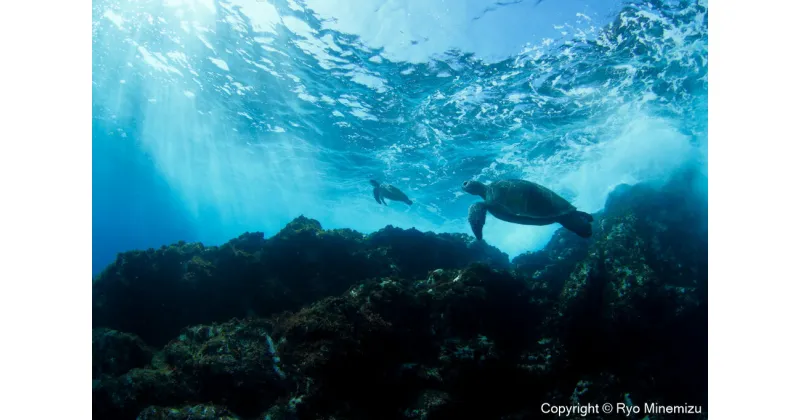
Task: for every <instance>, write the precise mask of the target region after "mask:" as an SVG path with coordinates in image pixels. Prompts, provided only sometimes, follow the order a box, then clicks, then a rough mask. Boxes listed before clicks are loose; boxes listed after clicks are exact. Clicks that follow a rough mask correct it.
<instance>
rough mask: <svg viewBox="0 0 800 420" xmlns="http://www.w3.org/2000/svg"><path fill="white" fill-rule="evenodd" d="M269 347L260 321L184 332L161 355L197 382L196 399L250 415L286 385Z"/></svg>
mask: <svg viewBox="0 0 800 420" xmlns="http://www.w3.org/2000/svg"><path fill="white" fill-rule="evenodd" d="M274 346H275V345H274V344H273V342H272V338H271V337H270V335H269V333H268V325H267V324H266V323H265V322H264V321H261V320H247V321H245V320H238V319H234V320H232V321H230V322H226V323H223V324H214V325H200V326H195V327H190V328H186V329H184V330H183V331H182V332H181V334H180V335H179V336H178V338H177V339H175V340H172V341H171V342H170V343H169V344H167V346H166V347H165V348H164V350H163V357H164V363H166V364H167V365H168V366H170V368H174V369H175V370H176V371H177V372H180V373H181V374H182V375H183V376H184V377H185V378H186V380H187V381H188V382H189V383H192V384H197V392H196V395H197V396H198V398H199V399H200V400H201V401H214V402H215V403H218V404H222V405H224V406H227V407H235V408H236V412H237V413H239V414H241V415H243V416H254V415H257V414H259V413H260V412H262V411H264V410H266V409H268V408H269V407H270V406H271V404H272V402H273V401H275V400H276V399H278V398H279V397H281V396H283V395H284V394H286V390H287V384H288V382H287V379H286V374H285V373H284V372H283V368H282V365H283V364H282V362H281V361H280V358H279V357H278V356H277V354H276V352H275V348H274ZM292 389H293V387H292Z"/></svg>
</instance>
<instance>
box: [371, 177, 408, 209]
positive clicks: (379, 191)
mask: <svg viewBox="0 0 800 420" xmlns="http://www.w3.org/2000/svg"><path fill="white" fill-rule="evenodd" d="M369 183H370V184H372V186H373V187H374V188H373V189H372V195H373V196H374V197H375V201H377V202H378V204H384V205H388V204H386V199H389V200H394V201H402V202H404V203H406V204H408V205H409V206H410V205H411V204H413V202H412V201H411V200H409V198H408V196H406V195H405V193H403V192H402V191H400V189H399V188H397V187H395V186H394V185H390V184H385V183H384V184H381V183H380V182H378V181H376V180H374V179H371V180H369Z"/></svg>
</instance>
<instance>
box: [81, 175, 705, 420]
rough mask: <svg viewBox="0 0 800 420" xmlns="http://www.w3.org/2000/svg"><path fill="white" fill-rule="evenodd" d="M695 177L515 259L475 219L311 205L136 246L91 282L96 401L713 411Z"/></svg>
mask: <svg viewBox="0 0 800 420" xmlns="http://www.w3.org/2000/svg"><path fill="white" fill-rule="evenodd" d="M690 182H691V180H690V179H687V178H685V177H682V178H678V179H676V180H675V181H673V182H672V183H671V184H668V185H667V186H665V187H659V188H655V187H651V186H644V185H639V186H634V187H629V186H622V187H619V188H617V189H616V190H615V191H614V192H613V193H612V194H611V196H610V197H609V199H608V202H607V204H606V208H605V210H604V211H603V212H602V213H600V214H595V222H594V231H595V234H594V236H593V238H592V239H591V240H588V241H587V240H584V239H581V238H579V237H578V236H576V235H574V234H573V233H571V232H568V231H566V230H563V229H561V230H559V231H558V232H557V233H556V234H555V236H554V237H553V239H552V240H551V241H550V243H549V244H548V245H547V247H546V248H544V249H543V250H542V251H539V252H535V253H528V254H524V255H520V256H518V257H516V258H514V259H513V260H512V261H509V260H508V256H507V255H505V254H503V253H501V252H500V251H498V250H497V249H496V248H494V247H491V246H488V245H486V244H485V243H484V242H475V241H474V240H473V238H472V237H470V236H467V235H449V234H438V235H437V234H433V233H423V232H419V231H417V230H414V229H410V230H403V229H398V228H394V227H391V226H387V227H386V228H385V229H382V230H380V231H379V232H376V233H373V234H370V235H362V234H360V233H358V232H355V231H352V230H323V229H322V227H321V226H320V224H319V223H318V222H316V221H315V220H311V219H307V218H304V217H302V216H301V217H298V218H297V219H295V220H294V221H292V222H291V223H289V224H288V225H287V226H286V227H285V228H284V229H283V230H282V231H280V232H279V233H278V234H277V235H275V236H274V237H272V238H269V239H265V238H264V236H263V234H261V233H245V234H243V235H242V236H240V237H238V238H236V239H234V240H232V241H230V242H228V243H226V244H224V245H222V246H219V247H207V246H203V245H202V244H199V243H177V244H174V245H171V246H165V247H162V248H161V249H150V250H146V251H131V252H125V253H122V254H120V255H119V256H118V258H117V260H116V261H115V262H114V263H113V264H111V265H110V266H109V267H108V268H107V269H106V270H105V271H104V272H103V273H102V274H100V275H99V276H98V277H97V278H96V279H95V280H94V282H93V285H92V292H93V297H92V300H93V302H92V308H93V314H92V318H93V322H92V328H93V331H92V347H93V364H92V379H93V381H92V393H93V415H94V418H102V419H120V420H123V419H135V418H139V419H176V420H177V419H325V420H333V419H336V420H344V419H376V420H383V419H430V420H434V419H534V418H562V419H563V418H572V419H598V418H628V419H645V418H648V419H650V420H655V419H666V418H673V417H676V416H677V417H680V418H705V417H706V416H707V414H706V413H707V410H706V403H707V332H708V329H707V306H708V288H707V280H708V273H707V265H708V255H707V248H708V240H707V228H706V226H707V204H706V201H705V197H695V196H693V195H691V194H688V193H687V192H686V191H687V184H688V183H690ZM544 403H548V404H551V406H557V405H562V406H570V407H576V406H586V405H593V406H594V407H602V405H603V404H604V403H612V404H613V405H614V406H615V407H616V405H617V404H618V403H622V404H624V405H626V406H627V407H629V408H632V407H638V408H639V409H640V411H639V412H638V413H633V414H631V415H630V416H628V417H625V416H624V415H623V414H621V413H617V412H615V413H613V414H605V413H604V412H603V410H602V409H600V412H599V413H589V414H588V415H587V416H582V415H581V414H580V413H570V414H569V415H562V416H560V417H559V416H558V415H556V414H552V413H543V412H542V405H543V404H544ZM595 404H596V405H595ZM646 404H649V405H648V406H646ZM654 405H660V406H661V407H662V409H663V407H667V406H679V407H686V406H687V405H688V406H697V407H699V409H700V410H701V411H702V414H699V415H696V414H652V413H645V411H646V409H647V408H648V407H649V408H652V407H653V406H654ZM615 409H616V408H615Z"/></svg>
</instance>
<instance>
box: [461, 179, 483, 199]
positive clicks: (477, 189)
mask: <svg viewBox="0 0 800 420" xmlns="http://www.w3.org/2000/svg"><path fill="white" fill-rule="evenodd" d="M461 189H462V190H464V192H465V193H467V194H472V195H478V196H480V197H481V198H484V199H485V198H486V185H483V184H482V183H480V182H478V181H464V183H463V184H461Z"/></svg>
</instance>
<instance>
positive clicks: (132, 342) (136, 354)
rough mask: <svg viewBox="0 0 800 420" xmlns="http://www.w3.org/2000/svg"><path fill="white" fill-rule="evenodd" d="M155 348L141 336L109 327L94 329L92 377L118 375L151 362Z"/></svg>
mask: <svg viewBox="0 0 800 420" xmlns="http://www.w3.org/2000/svg"><path fill="white" fill-rule="evenodd" d="M152 358H153V350H152V349H150V348H149V347H148V346H147V344H145V342H144V341H142V339H141V338H139V337H137V336H135V335H133V334H130V333H124V332H120V331H115V330H110V329H107V328H96V329H93V330H92V379H100V378H102V377H116V376H119V375H122V374H123V373H126V372H128V371H129V370H131V369H133V368H141V367H144V366H146V365H148V364H150V360H151V359H152Z"/></svg>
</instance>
